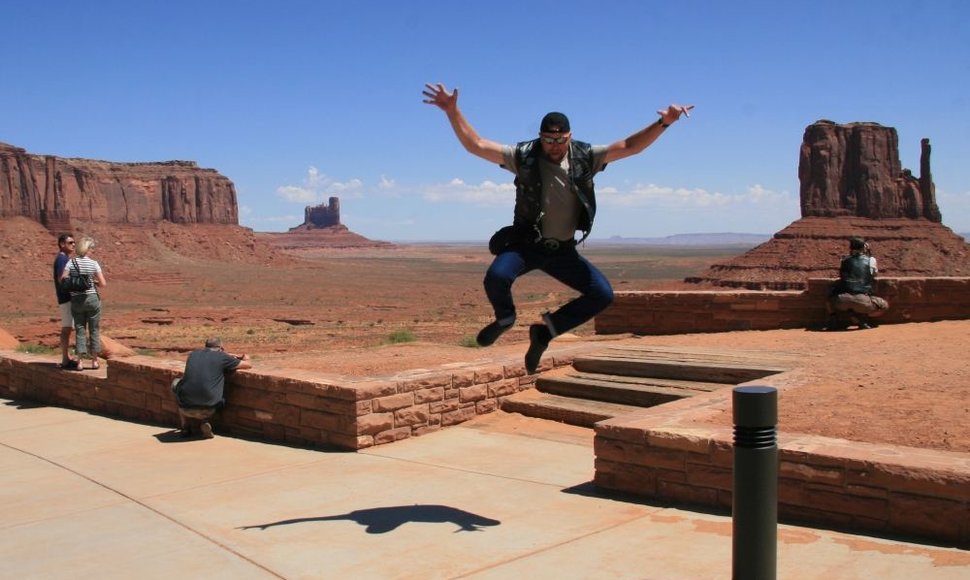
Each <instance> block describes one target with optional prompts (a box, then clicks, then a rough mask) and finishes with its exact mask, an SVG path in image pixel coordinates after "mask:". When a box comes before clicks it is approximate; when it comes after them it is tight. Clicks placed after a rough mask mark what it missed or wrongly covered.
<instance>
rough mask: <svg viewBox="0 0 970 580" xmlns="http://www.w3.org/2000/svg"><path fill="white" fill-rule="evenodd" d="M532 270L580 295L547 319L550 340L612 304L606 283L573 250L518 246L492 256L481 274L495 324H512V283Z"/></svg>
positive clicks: (602, 276)
mask: <svg viewBox="0 0 970 580" xmlns="http://www.w3.org/2000/svg"><path fill="white" fill-rule="evenodd" d="M533 270H541V271H543V272H545V273H546V274H549V275H550V276H552V277H553V278H555V279H556V280H559V281H560V282H562V283H563V284H565V285H566V286H569V287H570V288H572V289H573V290H576V291H577V292H579V293H580V295H579V296H578V297H577V298H575V299H573V300H571V301H570V302H567V303H566V304H564V305H563V306H562V307H560V308H559V310H556V311H555V312H553V313H552V314H550V315H549V316H548V317H547V321H548V322H549V324H551V325H552V328H550V329H549V330H550V331H552V333H553V336H555V335H559V334H562V333H564V332H568V331H570V330H572V329H573V328H576V327H577V326H579V325H580V324H582V323H584V322H586V321H587V320H590V319H591V318H593V317H594V316H596V315H597V314H599V313H600V312H601V311H602V310H603V309H604V308H606V307H607V306H609V305H610V304H611V303H612V302H613V288H612V287H611V286H610V282H609V280H607V279H606V276H604V275H603V273H602V272H600V271H599V270H598V269H596V266H594V265H592V264H590V263H589V261H588V260H587V259H586V258H584V257H582V256H580V255H579V252H577V251H576V248H575V247H567V248H562V249H560V250H559V251H557V252H547V251H545V250H543V249H542V248H540V247H539V246H531V245H530V246H521V247H516V248H513V249H509V250H506V251H505V252H502V253H501V254H499V255H498V256H495V259H494V260H493V261H492V265H491V266H489V268H488V271H487V272H486V273H485V283H484V284H485V294H486V295H487V296H488V300H489V302H491V303H492V308H494V309H495V320H498V321H499V322H501V323H504V322H509V323H511V322H512V321H514V320H515V303H514V302H513V301H512V283H513V282H515V280H516V278H518V277H519V276H522V275H523V274H527V273H529V272H531V271H533Z"/></svg>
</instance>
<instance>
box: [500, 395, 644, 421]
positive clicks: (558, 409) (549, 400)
mask: <svg viewBox="0 0 970 580" xmlns="http://www.w3.org/2000/svg"><path fill="white" fill-rule="evenodd" d="M501 409H502V410H503V411H506V412H508V413H520V414H522V415H525V416H527V417H535V418H538V419H548V420H552V421H559V422H560V423H567V424H569V425H577V426H579V427H589V428H592V427H593V425H595V424H596V423H598V422H599V421H603V420H605V419H611V418H613V417H616V416H619V415H626V414H628V413H633V412H635V411H638V410H640V409H642V407H637V406H633V405H621V404H618V403H606V402H603V401H590V400H586V399H576V398H573V397H562V396H560V395H553V394H550V393H542V392H539V391H536V390H531V389H530V390H527V391H522V392H521V393H516V394H514V395H512V396H510V397H506V398H505V399H503V400H502V403H501Z"/></svg>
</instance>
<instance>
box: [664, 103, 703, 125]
mask: <svg viewBox="0 0 970 580" xmlns="http://www.w3.org/2000/svg"><path fill="white" fill-rule="evenodd" d="M693 108H694V105H677V104H673V105H670V106H669V107H667V108H666V109H658V110H657V114H658V115H660V117H661V118H662V119H663V120H664V123H665V124H667V125H670V124H671V123H673V122H674V121H676V120H678V119H680V116H681V115H683V116H685V117H687V118H690V110H691V109H693Z"/></svg>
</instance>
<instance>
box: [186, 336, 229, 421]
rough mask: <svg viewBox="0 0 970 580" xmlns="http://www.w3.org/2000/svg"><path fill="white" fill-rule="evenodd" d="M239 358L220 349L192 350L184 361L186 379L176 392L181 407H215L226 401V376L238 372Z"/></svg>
mask: <svg viewBox="0 0 970 580" xmlns="http://www.w3.org/2000/svg"><path fill="white" fill-rule="evenodd" d="M237 366H239V359H237V358H236V357H234V356H230V355H228V354H226V353H224V352H223V351H221V350H213V349H209V348H204V349H201V350H196V351H193V352H192V354H190V355H189V359H188V360H187V361H185V376H183V377H182V381H181V382H180V383H179V386H178V389H177V393H178V400H179V406H181V407H215V406H216V405H219V404H220V403H222V402H223V399H222V395H223V390H224V389H225V386H226V375H225V373H227V372H231V371H234V370H236V367H237Z"/></svg>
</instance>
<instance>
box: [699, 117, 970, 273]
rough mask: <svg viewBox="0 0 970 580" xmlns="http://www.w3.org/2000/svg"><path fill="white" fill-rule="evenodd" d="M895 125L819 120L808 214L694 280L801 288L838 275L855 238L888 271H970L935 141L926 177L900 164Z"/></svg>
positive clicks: (809, 169) (809, 142)
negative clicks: (945, 194) (938, 176)
mask: <svg viewBox="0 0 970 580" xmlns="http://www.w3.org/2000/svg"><path fill="white" fill-rule="evenodd" d="M898 142H899V138H898V136H897V133H896V129H894V128H892V127H883V126H882V125H879V124H877V123H849V124H846V125H839V124H836V123H833V122H831V121H826V120H822V121H817V122H815V123H813V124H811V125H809V126H808V127H807V128H806V129H805V135H804V138H803V141H802V146H801V153H800V156H799V165H798V178H799V181H800V184H801V188H800V195H801V214H802V218H801V219H799V220H796V221H795V222H793V223H792V224H790V225H789V226H788V227H786V228H785V229H783V230H782V231H780V232H778V233H776V234H775V235H774V237H773V238H772V239H771V240H769V241H767V242H765V243H763V244H761V245H759V246H757V247H756V248H754V249H752V250H751V251H749V252H747V253H746V254H744V255H742V256H739V257H737V258H734V259H732V260H730V261H728V262H725V263H723V264H715V265H714V266H712V267H711V268H709V269H708V270H707V271H706V272H705V273H704V274H702V275H701V276H699V277H695V278H688V279H686V282H690V283H703V284H710V285H714V286H726V287H734V288H749V289H753V290H763V289H775V290H784V289H802V288H805V287H806V281H807V280H808V279H809V278H826V277H835V276H837V275H838V266H839V261H840V260H841V258H842V256H844V255H845V254H846V253H847V248H848V239H849V238H850V237H852V236H862V237H864V238H866V239H867V240H868V241H869V242H870V243H871V245H872V248H873V253H874V255H875V256H876V257H877V258H878V262H879V271H880V274H882V275H886V276H970V245H968V244H967V243H966V241H964V239H963V238H962V237H960V236H958V235H956V234H955V233H953V231H952V230H950V229H949V228H947V227H946V226H944V225H943V224H942V223H941V222H942V215H941V213H940V209H939V207H938V206H937V205H936V189H935V186H934V184H933V178H932V175H931V173H930V143H929V139H923V140H922V141H921V154H920V175H919V177H918V178H917V177H914V176H913V175H912V172H911V171H910V170H908V169H904V168H903V167H902V165H901V163H900V161H899V143H898Z"/></svg>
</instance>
